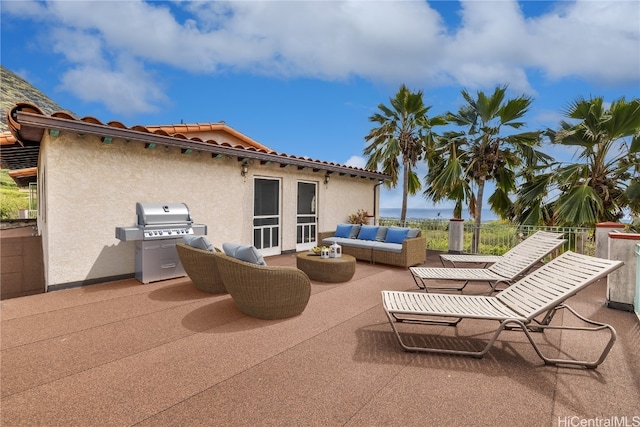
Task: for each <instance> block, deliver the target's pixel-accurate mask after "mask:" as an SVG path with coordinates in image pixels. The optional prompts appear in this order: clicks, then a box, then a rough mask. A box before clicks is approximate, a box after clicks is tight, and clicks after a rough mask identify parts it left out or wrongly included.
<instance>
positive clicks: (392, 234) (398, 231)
mask: <svg viewBox="0 0 640 427" xmlns="http://www.w3.org/2000/svg"><path fill="white" fill-rule="evenodd" d="M408 233H409V229H408V228H390V229H389V230H388V231H387V237H386V238H385V240H384V242H385V243H402V241H403V240H404V239H405V238H406V237H407V234H408Z"/></svg>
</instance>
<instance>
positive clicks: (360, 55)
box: [3, 0, 640, 112]
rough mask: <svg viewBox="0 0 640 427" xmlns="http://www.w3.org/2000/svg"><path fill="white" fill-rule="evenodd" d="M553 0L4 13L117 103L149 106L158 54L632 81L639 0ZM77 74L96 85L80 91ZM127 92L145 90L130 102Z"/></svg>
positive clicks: (433, 78)
mask: <svg viewBox="0 0 640 427" xmlns="http://www.w3.org/2000/svg"><path fill="white" fill-rule="evenodd" d="M555 5H556V8H555V9H553V10H552V11H551V12H547V13H545V14H543V15H539V16H536V17H534V18H527V17H525V16H524V15H523V13H522V10H521V9H520V7H519V4H518V3H517V2H516V1H494V2H484V1H471V0H466V1H462V2H461V9H460V13H461V22H460V26H459V27H458V28H447V27H446V26H445V23H444V21H443V18H442V17H441V16H440V15H439V14H438V13H437V12H436V11H435V10H434V9H432V8H431V7H430V6H429V3H427V2H424V1H402V2H391V1H389V2H386V1H377V2H367V1H347V2H341V1H299V2H278V1H250V2H249V1H232V2H193V3H192V2H172V3H169V2H167V3H163V2H155V3H146V2H142V1H133V0H129V1H125V2H120V1H118V2H111V1H101V2H93V1H51V2H47V3H41V2H29V1H20V2H6V4H4V3H3V14H9V15H13V16H18V17H20V18H23V19H24V18H27V19H29V18H31V19H37V20H38V21H39V22H40V23H41V25H40V29H41V31H49V32H50V34H49V36H48V37H44V39H47V40H49V43H51V45H50V46H49V49H50V50H53V51H55V52H59V53H60V54H62V55H64V57H65V59H66V60H67V61H69V62H70V63H71V66H70V67H69V68H70V71H68V72H67V73H66V74H65V75H64V78H63V87H64V88H65V89H67V90H69V91H72V92H73V93H74V94H78V95H79V96H81V97H82V99H87V100H91V99H95V100H99V99H100V97H99V95H100V92H101V90H100V89H97V88H95V87H96V86H99V85H102V84H104V82H107V83H108V84H109V85H111V87H112V89H115V88H120V90H115V91H113V90H112V91H111V92H110V98H109V99H107V98H104V100H105V102H106V103H107V104H109V105H108V106H109V108H111V109H112V110H113V109H114V108H116V109H117V111H121V107H122V105H124V104H127V105H128V108H129V110H130V111H131V112H136V111H139V112H146V111H149V108H150V107H151V106H152V105H153V104H155V103H157V102H158V101H162V98H163V95H162V93H161V91H162V88H161V87H160V85H159V84H158V83H156V82H153V79H149V77H150V76H151V75H152V72H151V71H148V70H153V69H156V67H158V66H170V67H174V68H176V69H182V70H186V71H189V72H198V73H224V72H227V71H242V72H247V73H254V74H265V75H273V76H278V77H285V78H287V77H311V78H321V79H325V80H344V79H348V78H350V77H353V76H358V77H362V78H366V79H371V80H373V81H376V82H392V83H394V84H395V83H397V82H404V83H406V84H408V85H423V86H427V87H428V86H430V85H431V86H434V85H439V84H455V85H459V86H463V87H468V88H472V89H476V88H477V89H487V88H493V87H495V85H496V84H503V83H509V85H510V88H511V89H513V90H516V91H519V92H526V93H529V94H533V93H534V92H535V91H534V89H533V88H532V87H531V83H530V81H529V77H528V75H527V72H530V71H531V70H536V71H540V72H541V73H542V74H543V75H546V76H548V77H549V78H551V79H561V78H564V77H572V78H584V79H592V80H597V81H606V82H614V81H623V82H633V81H638V76H639V75H640V69H639V68H640V27H639V26H638V15H639V13H640V3H638V2H634V1H609V2H595V1H586V0H584V1H575V2H558V3H556V4H555ZM293 17H295V19H294V18H293ZM49 23H55V25H49ZM45 49H46V47H45ZM122 58H129V59H128V60H126V61H124V60H123V59H122ZM123 61H124V62H126V63H129V64H135V66H131V65H129V66H125V65H123ZM132 69H133V71H134V75H133V76H131V75H129V74H128V72H129V71H131V70H132ZM80 70H82V75H80V72H79V71H80ZM72 78H73V79H79V80H78V81H79V82H80V83H81V84H82V85H83V89H82V90H91V89H92V93H90V94H84V95H81V89H80V88H78V87H73V83H72V82H71V79H72ZM138 85H140V86H139V87H138ZM123 88H131V89H133V92H129V91H127V90H121V89H123ZM105 91H106V90H105ZM103 92H104V91H103ZM132 95H135V96H139V97H141V99H138V100H137V101H136V102H133V103H129V101H130V100H131V98H132V97H133V96H132ZM118 96H120V97H121V99H120V100H119V101H117V100H115V97H118ZM114 111H116V110H114Z"/></svg>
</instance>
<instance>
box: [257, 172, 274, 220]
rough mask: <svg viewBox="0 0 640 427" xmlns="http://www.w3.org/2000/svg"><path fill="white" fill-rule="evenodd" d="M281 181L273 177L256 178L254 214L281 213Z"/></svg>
mask: <svg viewBox="0 0 640 427" xmlns="http://www.w3.org/2000/svg"><path fill="white" fill-rule="evenodd" d="M279 191H280V189H279V181H276V180H273V179H256V181H255V191H254V196H253V214H254V215H255V216H262V215H279V214H280V212H279V200H280V195H279Z"/></svg>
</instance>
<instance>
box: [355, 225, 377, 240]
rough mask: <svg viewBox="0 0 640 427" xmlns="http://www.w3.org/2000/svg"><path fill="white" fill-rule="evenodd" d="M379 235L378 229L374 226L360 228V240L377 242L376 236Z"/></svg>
mask: <svg viewBox="0 0 640 427" xmlns="http://www.w3.org/2000/svg"><path fill="white" fill-rule="evenodd" d="M377 233H378V227H374V226H373V225H363V226H362V227H360V233H358V239H359V240H376V234H377Z"/></svg>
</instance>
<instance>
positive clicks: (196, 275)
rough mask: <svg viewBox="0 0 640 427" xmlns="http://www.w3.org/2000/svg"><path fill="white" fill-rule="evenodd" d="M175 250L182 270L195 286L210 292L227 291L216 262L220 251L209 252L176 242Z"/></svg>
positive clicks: (222, 292) (221, 292) (223, 292)
mask: <svg viewBox="0 0 640 427" xmlns="http://www.w3.org/2000/svg"><path fill="white" fill-rule="evenodd" d="M176 250H177V251H178V257H180V262H181V263H182V267H184V271H185V272H186V273H187V275H188V276H189V278H190V279H191V281H192V282H193V284H194V285H196V288H198V289H200V290H201V291H205V292H209V293H212V294H226V293H227V289H226V288H225V286H224V282H223V281H222V278H221V277H220V272H219V271H218V265H217V262H216V259H217V258H218V257H219V256H220V255H221V254H222V252H220V251H218V252H209V251H205V250H203V249H198V248H194V247H191V246H189V245H185V244H184V243H176Z"/></svg>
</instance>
